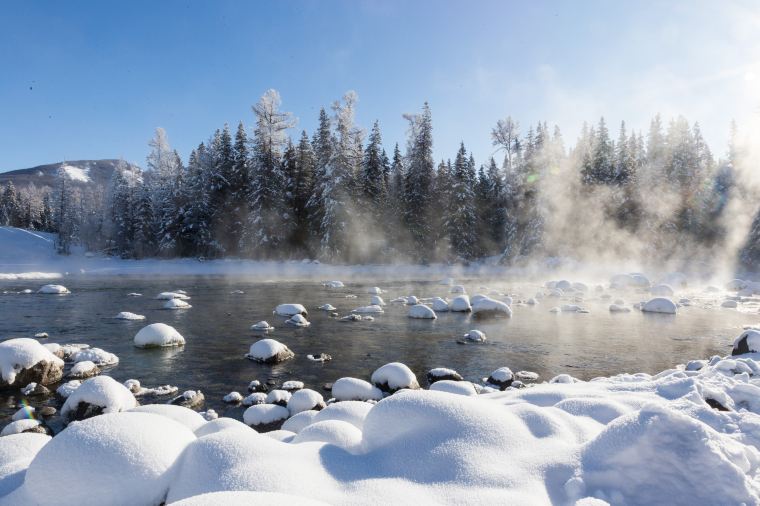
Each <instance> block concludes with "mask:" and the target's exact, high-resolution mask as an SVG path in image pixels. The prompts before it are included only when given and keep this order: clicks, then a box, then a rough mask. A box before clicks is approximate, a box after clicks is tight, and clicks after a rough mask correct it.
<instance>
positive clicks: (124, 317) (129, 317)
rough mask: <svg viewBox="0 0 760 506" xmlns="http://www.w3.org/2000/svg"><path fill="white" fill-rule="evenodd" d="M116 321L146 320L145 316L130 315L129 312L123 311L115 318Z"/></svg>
mask: <svg viewBox="0 0 760 506" xmlns="http://www.w3.org/2000/svg"><path fill="white" fill-rule="evenodd" d="M114 319H116V320H144V319H145V316H143V315H141V314H135V313H130V312H129V311H122V312H121V313H119V314H117V315H116V316H114Z"/></svg>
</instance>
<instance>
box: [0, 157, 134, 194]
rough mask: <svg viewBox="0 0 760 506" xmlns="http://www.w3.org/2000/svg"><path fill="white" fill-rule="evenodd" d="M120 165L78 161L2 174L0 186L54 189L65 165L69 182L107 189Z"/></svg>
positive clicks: (115, 162)
mask: <svg viewBox="0 0 760 506" xmlns="http://www.w3.org/2000/svg"><path fill="white" fill-rule="evenodd" d="M118 163H119V160H76V161H66V162H63V163H61V162H59V163H50V164H47V165H38V166H37V167H31V168H29V169H19V170H12V171H10V172H0V186H3V185H5V183H6V182H8V181H12V182H13V184H14V186H16V188H26V187H29V186H31V185H34V186H35V187H37V188H38V189H43V188H45V187H48V188H53V187H54V186H55V181H56V177H57V175H58V170H59V169H60V168H61V166H62V165H63V167H64V170H66V174H67V176H68V178H69V180H70V181H71V182H72V183H74V184H75V185H81V186H86V185H97V186H101V187H103V188H105V187H106V186H107V185H108V183H109V181H110V180H111V175H112V174H113V171H114V168H116V166H117V164H118ZM127 166H128V167H129V169H130V170H131V171H133V172H136V173H139V172H140V168H139V167H138V166H136V165H133V164H131V163H129V162H127Z"/></svg>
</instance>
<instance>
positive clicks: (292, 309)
mask: <svg viewBox="0 0 760 506" xmlns="http://www.w3.org/2000/svg"><path fill="white" fill-rule="evenodd" d="M274 312H275V314H277V315H278V316H293V315H297V314H300V315H306V314H308V312H307V311H306V308H305V307H303V306H302V305H301V304H280V305H279V306H277V307H276V308H275V309H274Z"/></svg>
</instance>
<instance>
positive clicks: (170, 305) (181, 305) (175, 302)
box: [163, 299, 193, 309]
mask: <svg viewBox="0 0 760 506" xmlns="http://www.w3.org/2000/svg"><path fill="white" fill-rule="evenodd" d="M191 307H193V306H191V305H190V304H189V303H187V302H186V301H184V300H182V299H169V300H167V301H166V302H164V305H163V308H164V309H190V308H191Z"/></svg>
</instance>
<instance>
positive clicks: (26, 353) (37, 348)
mask: <svg viewBox="0 0 760 506" xmlns="http://www.w3.org/2000/svg"><path fill="white" fill-rule="evenodd" d="M42 361H46V362H49V363H51V364H55V365H57V366H59V367H63V360H61V359H60V358H58V357H56V356H55V355H53V354H52V353H51V352H50V350H48V348H46V347H45V346H43V345H42V344H40V342H39V341H36V340H34V339H28V338H25V337H20V338H16V339H8V340H7V341H3V342H0V375H1V376H2V379H3V381H4V382H6V383H8V384H9V385H12V384H13V383H14V382H15V381H16V376H17V375H18V373H20V372H21V371H22V370H24V369H29V368H30V367H32V366H34V365H35V364H38V363H40V362H42Z"/></svg>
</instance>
